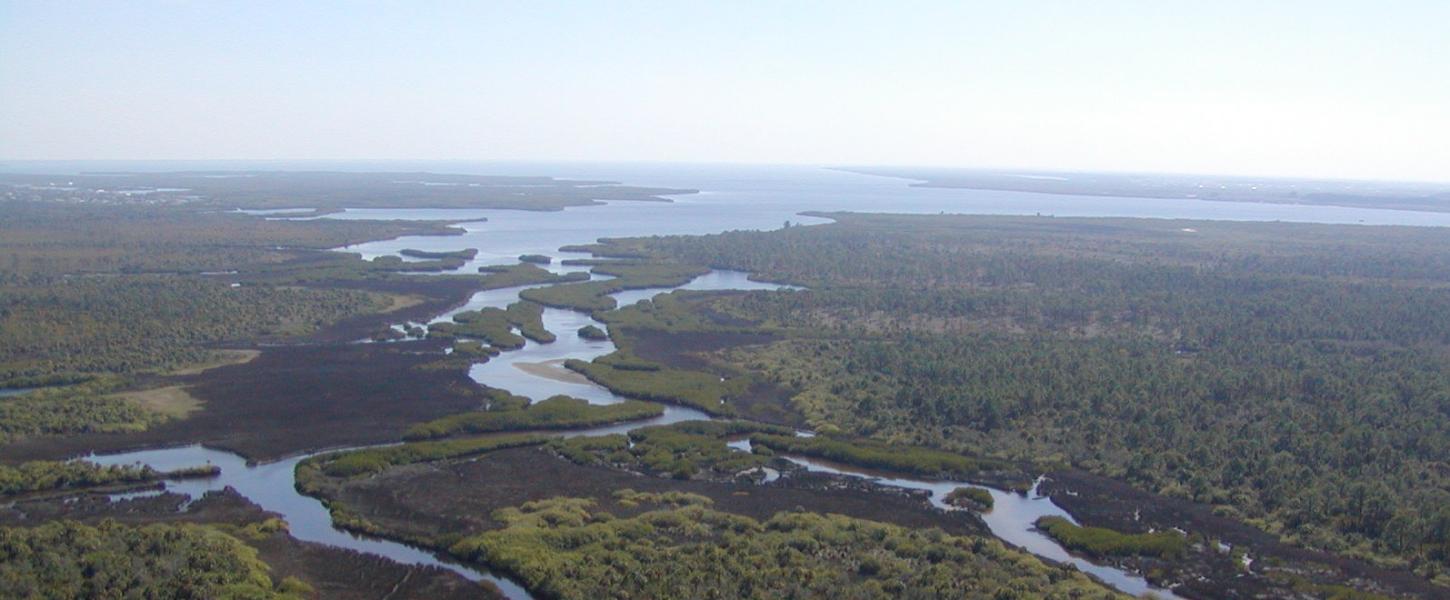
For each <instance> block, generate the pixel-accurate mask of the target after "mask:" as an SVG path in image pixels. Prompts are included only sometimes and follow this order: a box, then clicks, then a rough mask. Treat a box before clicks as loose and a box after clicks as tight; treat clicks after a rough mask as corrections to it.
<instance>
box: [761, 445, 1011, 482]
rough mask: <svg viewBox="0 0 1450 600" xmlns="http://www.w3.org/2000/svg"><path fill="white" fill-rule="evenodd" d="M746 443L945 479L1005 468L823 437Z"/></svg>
mask: <svg viewBox="0 0 1450 600" xmlns="http://www.w3.org/2000/svg"><path fill="white" fill-rule="evenodd" d="M750 442H751V443H752V444H758V445H761V446H765V447H767V448H770V449H771V450H773V451H775V452H779V453H785V454H797V455H801V456H809V457H812V458H823V459H826V460H831V461H835V462H839V463H845V464H848V465H855V466H858V467H866V468H868V469H882V470H886V471H898V472H903V473H911V474H913V475H923V476H927V477H940V478H947V479H964V480H966V479H972V478H974V477H976V476H979V475H980V474H982V473H983V472H987V471H1000V470H1003V469H1006V468H1008V467H1009V465H1007V464H1006V463H1003V462H1001V461H996V460H990V459H982V458H971V457H967V456H962V455H960V454H954V453H951V452H943V451H941V450H933V449H931V448H922V447H919V446H894V445H886V444H881V443H878V442H870V441H866V440H858V439H849V440H848V439H838V438H832V437H827V436H815V437H795V436H784V435H769V434H758V435H752V436H750Z"/></svg>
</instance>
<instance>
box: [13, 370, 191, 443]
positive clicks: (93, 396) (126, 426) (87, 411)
mask: <svg viewBox="0 0 1450 600" xmlns="http://www.w3.org/2000/svg"><path fill="white" fill-rule="evenodd" d="M121 385H122V380H121V379H120V378H117V377H110V376H107V377H102V378H98V379H94V380H91V381H88V382H86V383H81V384H76V385H70V386H64V387H55V388H43V389H38V390H33V391H30V392H28V393H25V394H22V395H19V396H14V397H10V398H0V443H5V442H11V441H14V440H17V439H21V438H27V437H36V436H47V435H69V434H74V433H117V432H129V431H142V430H145V429H146V428H147V427H150V426H151V425H154V424H157V423H160V422H163V421H166V420H167V419H169V418H170V417H168V416H167V415H166V414H163V413H161V412H158V411H154V410H148V409H147V408H145V407H144V406H143V405H142V404H141V403H140V402H137V401H134V400H131V399H128V398H124V397H115V396H109V394H110V393H112V392H114V391H115V390H116V389H118V388H119V387H120V386H121Z"/></svg>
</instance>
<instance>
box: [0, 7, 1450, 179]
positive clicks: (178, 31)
mask: <svg viewBox="0 0 1450 600" xmlns="http://www.w3.org/2000/svg"><path fill="white" fill-rule="evenodd" d="M1447 22H1450V3H1444V2H1432V1H1410V0H1406V1H1400V2H1387V3H1375V4H1370V3H1353V2H1281V3H1274V4H1273V5H1271V6H1263V5H1260V4H1256V3H1248V2H1223V3H1215V4H1214V5H1212V6H1208V5H1202V4H1197V3H1188V2H1158V3H1148V2H1100V3H1091V4H1087V3H1067V2H1039V3H1031V4H1030V5H1028V4H1027V3H1020V4H1014V5H1012V6H997V5H993V4H988V3H951V2H921V3H913V4H911V5H910V6H908V7H903V6H902V5H901V4H895V3H893V4H886V3H881V4H872V5H866V4H853V5H850V6H846V5H839V4H837V3H825V2H801V3H791V4H789V5H784V4H780V3H731V4H709V3H696V2H671V3H664V2H659V3H652V2H635V3H627V4H613V3H611V4H598V5H584V4H571V3H557V2H531V3H489V4H481V3H452V2H434V3H422V4H415V3H401V2H382V3H367V4H365V5H364V4H358V3H344V2H318V3H308V4H305V5H293V4H284V3H280V2H254V3H192V2H134V3H124V4H123V3H105V2H68V3H42V2H23V1H11V0H4V1H0V161H5V160H10V161H23V160H48V159H72V160H158V159H228V160H233V159H263V160H308V159H326V160H369V159H403V160H447V159H456V160H507V161H513V160H518V161H525V160H546V161H547V160H556V161H666V162H675V161H679V162H746V163H791V164H822V165H927V166H955V167H977V168H1011V169H1031V170H1080V171H1091V170H1106V171H1117V172H1164V173H1213V174H1228V175H1239V174H1241V175H1261V176H1270V175H1272V176H1289V177H1320V178H1334V179H1390V180H1420V181H1450V169H1447V168H1446V165H1450V112H1447V111H1446V110H1445V108H1444V107H1446V106H1450V78H1446V77H1444V76H1443V75H1437V74H1438V73H1444V72H1447V71H1450V41H1447V39H1446V36H1445V35H1444V31H1443V29H1444V24H1445V23H1447Z"/></svg>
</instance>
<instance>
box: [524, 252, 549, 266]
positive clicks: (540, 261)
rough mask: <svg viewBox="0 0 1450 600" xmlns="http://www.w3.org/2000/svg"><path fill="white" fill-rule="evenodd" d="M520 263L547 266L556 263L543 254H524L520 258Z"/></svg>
mask: <svg viewBox="0 0 1450 600" xmlns="http://www.w3.org/2000/svg"><path fill="white" fill-rule="evenodd" d="M519 261H520V262H526V263H534V264H536V265H547V264H549V263H552V262H554V259H553V258H550V257H548V256H544V255H542V254H523V255H520V256H519Z"/></svg>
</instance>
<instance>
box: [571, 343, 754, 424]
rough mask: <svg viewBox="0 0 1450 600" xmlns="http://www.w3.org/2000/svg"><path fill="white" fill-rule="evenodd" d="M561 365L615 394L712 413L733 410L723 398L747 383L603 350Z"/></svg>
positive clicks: (737, 393)
mask: <svg viewBox="0 0 1450 600" xmlns="http://www.w3.org/2000/svg"><path fill="white" fill-rule="evenodd" d="M564 366H565V367H567V368H568V369H570V370H572V371H576V372H578V373H581V374H583V375H584V376H585V377H588V378H589V380H590V381H593V382H595V383H597V384H599V385H602V386H604V387H607V388H609V390H610V391H612V392H614V393H616V394H620V395H624V396H630V397H633V398H640V399H643V400H654V401H656V402H668V403H670V404H680V405H684V406H689V407H692V408H697V409H699V410H701V411H704V412H706V413H709V414H712V415H731V414H734V412H735V408H734V407H732V406H730V405H729V404H727V401H728V400H729V399H730V398H732V397H738V396H739V395H741V394H743V393H744V392H745V390H746V388H747V387H749V386H748V383H747V381H746V380H745V379H743V378H736V379H733V380H729V381H725V380H723V378H721V377H719V376H716V375H711V374H709V373H702V372H699V371H686V370H683V369H671V368H667V367H664V366H662V365H658V364H655V363H651V362H648V361H644V360H640V359H638V358H635V357H632V356H629V355H627V354H624V353H623V352H614V353H611V354H606V355H604V356H601V357H599V358H596V359H594V361H593V362H585V361H582V360H578V359H570V360H568V361H565V362H564Z"/></svg>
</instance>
